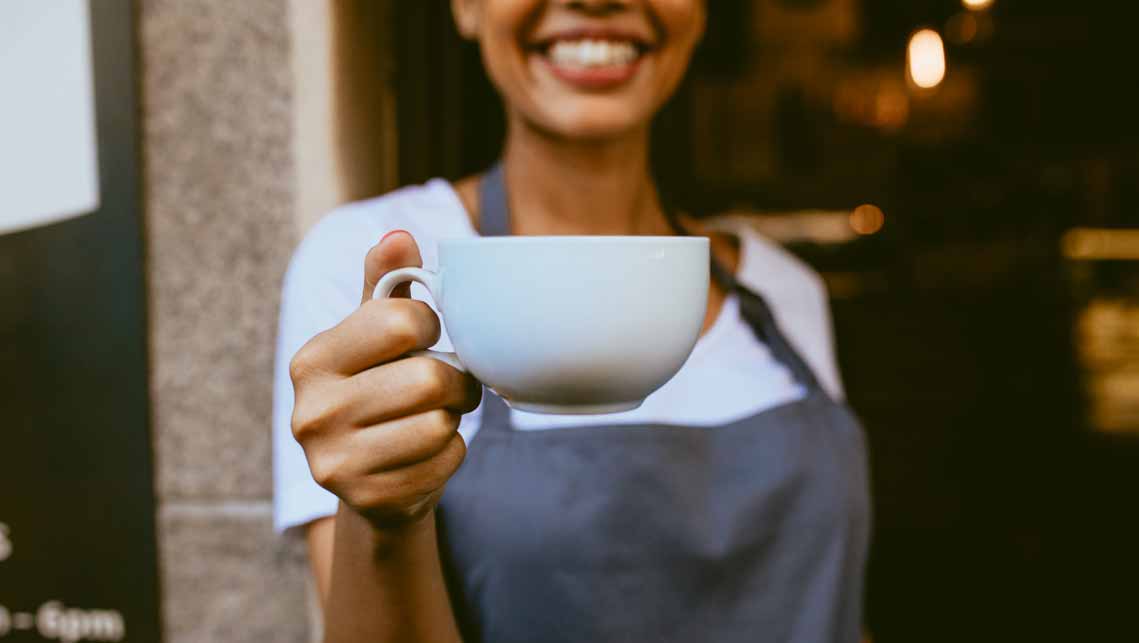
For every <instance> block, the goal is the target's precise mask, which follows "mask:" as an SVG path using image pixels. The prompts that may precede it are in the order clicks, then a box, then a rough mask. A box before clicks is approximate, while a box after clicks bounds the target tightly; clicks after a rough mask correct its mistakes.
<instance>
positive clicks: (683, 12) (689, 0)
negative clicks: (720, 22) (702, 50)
mask: <svg viewBox="0 0 1139 643" xmlns="http://www.w3.org/2000/svg"><path fill="white" fill-rule="evenodd" d="M648 4H649V10H650V11H651V12H652V13H653V15H654V16H656V19H657V20H659V21H660V23H661V25H662V26H663V27H664V30H665V32H666V33H667V34H668V38H669V40H670V41H672V42H673V43H674V44H676V45H679V46H680V47H681V48H685V49H689V50H691V49H692V48H693V47H694V46H695V45H696V42H697V41H699V39H700V36H701V35H702V34H703V31H704V21H705V11H706V10H707V9H706V5H705V0H650V2H649V3H648Z"/></svg>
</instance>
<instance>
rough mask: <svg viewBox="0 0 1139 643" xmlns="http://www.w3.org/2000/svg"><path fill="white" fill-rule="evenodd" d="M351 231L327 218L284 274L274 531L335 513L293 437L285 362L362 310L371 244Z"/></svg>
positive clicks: (346, 221)
mask: <svg viewBox="0 0 1139 643" xmlns="http://www.w3.org/2000/svg"><path fill="white" fill-rule="evenodd" d="M351 224H352V220H351V217H350V216H349V215H348V214H344V213H333V214H332V215H329V216H328V217H326V218H325V219H324V220H322V221H321V222H320V223H318V224H317V225H316V226H315V227H314V228H313V229H312V231H311V232H310V233H309V234H308V235H307V236H306V237H305V239H304V241H302V242H301V244H300V246H299V247H298V248H297V250H296V252H295V253H294V254H293V257H292V260H291V261H290V263H289V268H288V270H287V272H286V273H285V279H284V284H283V287H282V290H281V309H280V317H279V320H278V332H277V347H276V359H275V364H274V373H273V487H274V494H273V498H274V506H273V518H274V520H273V523H274V526H275V528H276V529H277V530H278V531H285V530H287V529H289V528H292V527H298V526H301V525H304V524H306V523H309V522H311V521H313V520H316V519H318V518H323V517H326V516H331V515H333V514H334V513H335V512H336V507H337V498H336V496H334V495H333V494H331V493H330V492H328V491H326V490H325V489H323V488H322V487H320V486H319V485H317V484H316V482H315V481H314V480H313V478H312V475H311V473H310V472H309V467H308V461H307V460H306V459H305V454H304V450H303V449H302V448H301V446H300V444H298V443H297V441H296V440H295V439H294V438H293V434H292V423H291V419H292V414H293V384H292V380H291V379H290V377H289V362H290V361H291V360H292V358H293V355H295V354H296V352H297V350H299V349H300V348H301V347H302V346H304V344H305V343H307V342H308V341H309V340H310V339H311V338H312V337H314V336H315V335H317V334H318V333H320V332H322V331H324V330H327V329H329V328H332V327H333V326H335V325H336V324H338V323H340V322H341V321H342V320H343V319H344V318H345V317H347V316H348V315H350V314H351V313H352V312H353V311H354V310H356V308H357V307H358V306H359V304H360V289H361V287H362V284H363V266H364V256H365V255H366V254H367V251H368V249H369V248H370V247H371V244H372V243H374V241H375V239H373V238H372V236H371V234H360V233H359V232H360V231H357V230H355V229H354V227H353V226H352V225H351Z"/></svg>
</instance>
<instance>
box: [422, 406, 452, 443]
mask: <svg viewBox="0 0 1139 643" xmlns="http://www.w3.org/2000/svg"><path fill="white" fill-rule="evenodd" d="M459 419H460V418H459V416H458V415H457V414H455V413H453V412H452V411H449V410H447V409H433V410H431V411H428V412H427V415H426V417H425V418H424V420H425V423H426V434H427V436H428V439H429V440H430V442H431V443H432V444H433V445H434V446H436V447H437V448H440V449H441V448H443V447H445V446H447V443H448V442H450V440H451V438H452V437H454V435H455V430H456V429H458V428H459Z"/></svg>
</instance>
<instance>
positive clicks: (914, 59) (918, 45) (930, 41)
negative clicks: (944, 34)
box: [906, 29, 945, 89]
mask: <svg viewBox="0 0 1139 643" xmlns="http://www.w3.org/2000/svg"><path fill="white" fill-rule="evenodd" d="M906 66H907V67H908V68H909V74H910V80H912V81H913V82H914V84H915V85H917V86H918V87H921V88H922V89H930V88H933V87H937V86H938V85H940V84H941V81H943V80H945V44H944V43H943V42H942V41H941V36H940V35H939V34H938V33H937V32H936V31H934V30H933V29H922V30H921V31H919V32H917V33H915V34H914V35H913V36H911V37H910V44H909V47H907V48H906Z"/></svg>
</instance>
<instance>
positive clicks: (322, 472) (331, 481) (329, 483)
mask: <svg viewBox="0 0 1139 643" xmlns="http://www.w3.org/2000/svg"><path fill="white" fill-rule="evenodd" d="M309 469H310V470H311V473H312V479H313V480H315V481H316V483H317V484H318V485H320V486H321V487H324V488H325V489H328V490H330V491H333V490H336V489H338V488H339V487H340V486H341V482H342V474H341V471H340V467H339V466H337V464H336V463H335V462H333V461H332V460H331V459H330V458H327V457H316V458H312V459H310V461H309Z"/></svg>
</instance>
